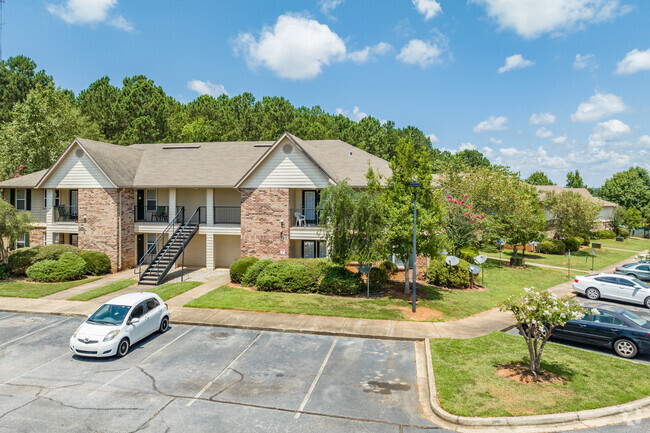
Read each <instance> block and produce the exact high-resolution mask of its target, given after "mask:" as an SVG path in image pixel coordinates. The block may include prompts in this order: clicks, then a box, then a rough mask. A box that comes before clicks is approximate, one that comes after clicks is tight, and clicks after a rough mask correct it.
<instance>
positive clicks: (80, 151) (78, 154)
mask: <svg viewBox="0 0 650 433" xmlns="http://www.w3.org/2000/svg"><path fill="white" fill-rule="evenodd" d="M74 154H75V156H76V157H77V158H81V157H82V156H84V151H83V150H81V149H77V150H75V152H74Z"/></svg>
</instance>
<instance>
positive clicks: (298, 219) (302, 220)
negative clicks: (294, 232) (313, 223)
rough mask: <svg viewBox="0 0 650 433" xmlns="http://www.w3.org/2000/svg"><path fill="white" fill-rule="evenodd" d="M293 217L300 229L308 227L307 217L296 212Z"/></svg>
mask: <svg viewBox="0 0 650 433" xmlns="http://www.w3.org/2000/svg"><path fill="white" fill-rule="evenodd" d="M293 216H295V217H296V224H297V225H298V227H303V226H305V225H306V221H305V216H304V215H303V214H301V213H300V212H294V214H293Z"/></svg>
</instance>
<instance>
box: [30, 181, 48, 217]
mask: <svg viewBox="0 0 650 433" xmlns="http://www.w3.org/2000/svg"><path fill="white" fill-rule="evenodd" d="M44 195H45V190H44V189H33V190H32V214H33V215H34V218H36V219H37V220H38V221H39V222H42V223H44V222H45V217H46V215H45V214H46V213H47V210H46V209H45V208H44V207H43V196H44ZM47 206H48V207H52V204H51V203H48V204H47Z"/></svg>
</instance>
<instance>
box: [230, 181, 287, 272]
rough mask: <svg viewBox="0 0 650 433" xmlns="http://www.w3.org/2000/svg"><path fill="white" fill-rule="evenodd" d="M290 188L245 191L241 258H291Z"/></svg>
mask: <svg viewBox="0 0 650 433" xmlns="http://www.w3.org/2000/svg"><path fill="white" fill-rule="evenodd" d="M289 214H290V211H289V189H282V188H243V189H242V190H241V255H242V257H244V256H254V257H258V258H270V259H275V260H277V259H284V258H288V257H289V246H290V245H289V225H290V222H291V221H290V219H289Z"/></svg>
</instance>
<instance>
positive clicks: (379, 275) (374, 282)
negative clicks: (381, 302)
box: [370, 268, 388, 292]
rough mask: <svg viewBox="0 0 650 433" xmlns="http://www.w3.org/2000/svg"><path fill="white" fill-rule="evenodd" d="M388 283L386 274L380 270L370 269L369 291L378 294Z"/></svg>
mask: <svg viewBox="0 0 650 433" xmlns="http://www.w3.org/2000/svg"><path fill="white" fill-rule="evenodd" d="M387 282H388V274H387V273H386V271H385V270H383V269H382V268H372V269H370V290H372V291H373V292H378V291H380V290H383V289H384V287H385V286H386V283H387Z"/></svg>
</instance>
